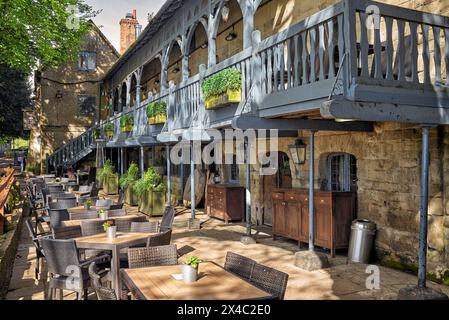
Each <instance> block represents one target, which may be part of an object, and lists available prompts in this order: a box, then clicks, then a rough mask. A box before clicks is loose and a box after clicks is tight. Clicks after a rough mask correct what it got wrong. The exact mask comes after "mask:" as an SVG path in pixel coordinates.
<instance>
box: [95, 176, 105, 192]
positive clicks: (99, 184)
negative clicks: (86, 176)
mask: <svg viewBox="0 0 449 320" xmlns="http://www.w3.org/2000/svg"><path fill="white" fill-rule="evenodd" d="M103 180H104V179H103V178H100V173H98V172H97V177H96V181H97V187H98V189H102V188H103Z"/></svg>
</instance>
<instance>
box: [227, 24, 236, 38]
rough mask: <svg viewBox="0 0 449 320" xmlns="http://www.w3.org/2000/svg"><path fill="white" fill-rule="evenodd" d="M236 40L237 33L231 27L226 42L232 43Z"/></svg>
mask: <svg viewBox="0 0 449 320" xmlns="http://www.w3.org/2000/svg"><path fill="white" fill-rule="evenodd" d="M236 38H237V33H235V31H234V25H232V31H231V32H229V34H228V35H227V36H226V38H225V39H226V41H232V40H235V39H236Z"/></svg>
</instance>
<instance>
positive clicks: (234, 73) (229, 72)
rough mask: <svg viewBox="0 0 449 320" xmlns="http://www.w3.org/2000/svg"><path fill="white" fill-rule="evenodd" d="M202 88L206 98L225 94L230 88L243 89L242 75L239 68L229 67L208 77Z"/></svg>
mask: <svg viewBox="0 0 449 320" xmlns="http://www.w3.org/2000/svg"><path fill="white" fill-rule="evenodd" d="M201 88H202V91H203V95H204V99H207V98H210V97H215V96H220V95H223V94H225V93H226V92H227V91H228V90H241V88H242V76H241V74H240V71H239V70H238V69H237V68H227V69H224V70H222V71H220V72H218V73H216V74H214V75H213V76H211V77H209V78H206V79H205V80H204V81H203V84H202V86H201Z"/></svg>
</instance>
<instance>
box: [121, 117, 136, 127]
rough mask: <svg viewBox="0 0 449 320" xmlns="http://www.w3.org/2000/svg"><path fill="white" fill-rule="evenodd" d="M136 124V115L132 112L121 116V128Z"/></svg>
mask: <svg viewBox="0 0 449 320" xmlns="http://www.w3.org/2000/svg"><path fill="white" fill-rule="evenodd" d="M133 125H134V116H133V115H132V114H126V115H124V116H122V117H121V118H120V128H125V127H127V126H133Z"/></svg>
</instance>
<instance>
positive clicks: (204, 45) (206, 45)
mask: <svg viewBox="0 0 449 320" xmlns="http://www.w3.org/2000/svg"><path fill="white" fill-rule="evenodd" d="M207 47H208V43H207V41H206V42H204V43H203V44H202V45H201V49H207Z"/></svg>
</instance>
